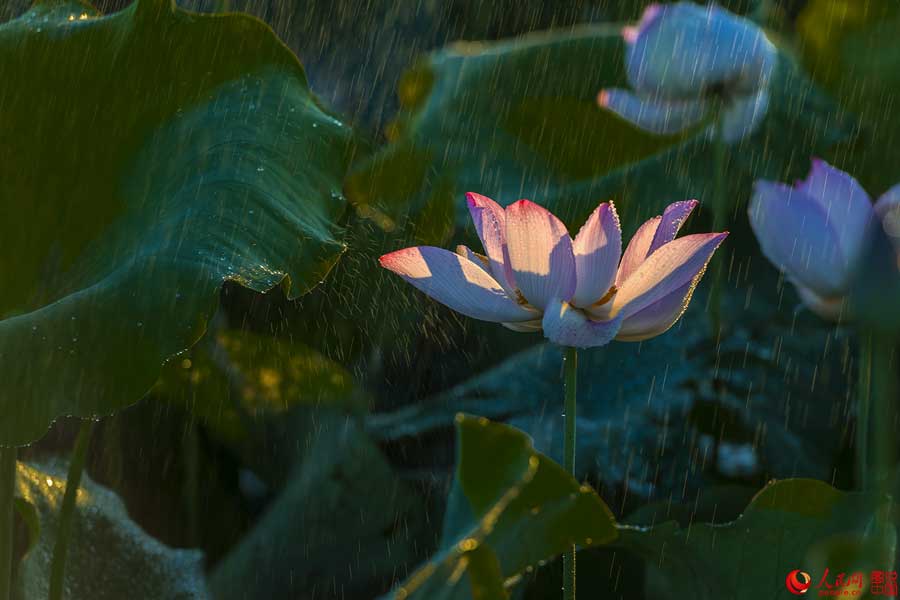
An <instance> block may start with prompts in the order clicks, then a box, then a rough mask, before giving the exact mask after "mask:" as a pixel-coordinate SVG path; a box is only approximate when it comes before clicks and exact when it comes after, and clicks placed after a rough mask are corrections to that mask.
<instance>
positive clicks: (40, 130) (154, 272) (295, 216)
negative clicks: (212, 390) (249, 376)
mask: <svg viewBox="0 0 900 600" xmlns="http://www.w3.org/2000/svg"><path fill="white" fill-rule="evenodd" d="M0 72H2V73H3V76H4V85H3V87H2V89H0V106H2V107H3V110H2V111H0V139H2V140H3V142H2V144H0V215H2V218H0V240H2V241H3V249H2V250H0V290H2V291H0V318H2V320H0V381H2V382H3V383H2V384H0V415H2V419H0V444H2V445H20V444H26V443H29V442H32V441H34V440H36V439H37V438H39V437H40V436H41V435H42V434H43V432H44V431H45V430H46V429H47V427H48V426H49V424H50V423H51V422H52V421H53V420H54V419H55V418H57V417H59V416H61V415H76V416H80V417H92V416H98V415H108V414H111V413H114V412H115V411H116V410H117V409H119V408H121V407H123V406H126V405H128V404H130V403H133V402H134V401H136V400H137V399H139V398H140V397H141V396H142V395H143V394H144V393H145V392H146V391H147V390H148V389H149V388H150V387H151V385H152V384H153V382H154V381H155V380H156V378H157V376H158V374H159V371H160V367H161V365H162V364H163V363H164V362H165V361H166V360H168V359H169V358H170V357H172V356H173V355H175V354H177V353H179V352H181V351H183V350H185V349H186V348H189V347H190V346H191V345H192V344H194V343H195V342H196V341H197V340H198V339H199V338H200V336H201V335H202V334H203V332H204V329H205V326H206V322H207V320H208V319H209V318H210V317H211V315H212V314H213V313H214V312H215V310H216V307H217V299H218V293H219V289H220V287H221V286H222V284H223V283H224V282H225V281H228V280H231V281H235V282H237V283H239V284H241V285H243V286H246V287H248V288H251V289H253V290H257V291H265V290H268V289H271V288H272V287H274V286H276V285H279V284H281V283H284V285H285V286H287V287H288V293H289V295H291V296H292V297H293V296H297V295H300V294H302V293H304V292H305V291H308V290H309V289H311V288H312V287H313V286H314V285H316V283H318V282H319V281H320V280H321V279H322V278H323V277H324V276H325V275H326V274H327V273H328V271H329V269H330V268H331V266H332V265H333V264H334V262H335V261H336V259H337V258H338V257H339V255H340V253H341V252H342V250H343V245H342V244H341V242H340V241H339V238H340V235H341V230H340V227H339V225H338V221H339V220H340V219H341V218H342V215H343V213H344V209H345V204H346V203H345V201H344V198H343V196H342V195H341V191H340V190H341V182H342V179H343V176H344V173H345V170H346V169H347V165H348V163H349V160H350V155H351V153H352V149H353V147H354V140H353V135H352V132H351V131H350V130H349V128H347V127H346V126H345V125H343V124H342V123H341V122H340V121H339V120H338V119H336V118H335V117H334V116H332V115H331V114H329V113H328V111H327V110H325V109H324V108H323V107H322V106H321V105H320V104H319V103H318V101H317V100H316V99H315V97H314V96H313V95H312V93H311V92H310V90H309V87H308V85H307V82H306V78H305V75H304V72H303V69H302V67H301V65H300V64H299V62H298V61H297V59H296V57H295V56H294V55H293V54H291V52H290V51H289V50H288V49H287V48H286V47H285V46H284V45H283V44H282V43H281V42H280V41H279V40H278V39H277V38H276V37H275V35H274V34H273V33H272V32H271V30H270V29H269V28H268V27H266V26H265V25H264V24H263V23H262V22H260V21H258V20H256V19H254V18H251V17H248V16H243V15H231V14H229V15H200V14H194V13H189V12H186V11H184V10H181V9H178V8H176V7H175V5H174V3H172V2H170V1H165V0H157V1H154V0H141V1H139V2H137V3H135V4H133V5H131V6H130V7H129V8H127V9H126V10H123V11H121V12H119V13H115V14H111V15H107V16H101V15H99V14H97V12H96V11H95V10H94V9H93V8H91V7H90V6H88V5H86V4H81V3H77V2H75V3H63V2H50V1H47V2H40V3H38V4H36V5H35V6H34V7H33V8H32V9H31V10H30V11H29V12H28V13H26V14H25V15H23V16H21V17H19V18H17V19H15V20H13V21H10V22H8V23H5V24H3V25H0Z"/></svg>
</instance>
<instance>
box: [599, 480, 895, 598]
mask: <svg viewBox="0 0 900 600" xmlns="http://www.w3.org/2000/svg"><path fill="white" fill-rule="evenodd" d="M890 506H891V501H890V499H889V498H888V497H886V496H878V495H877V494H874V493H867V494H863V493H846V492H841V491H839V490H837V489H835V488H833V487H831V486H830V485H828V484H826V483H823V482H821V481H815V480H811V479H789V480H784V481H778V482H776V483H772V484H770V485H768V486H766V487H765V488H764V489H763V490H761V491H760V492H759V493H758V494H757V495H756V496H755V497H754V498H753V500H751V502H750V504H749V505H748V506H747V508H746V510H745V511H744V512H743V514H742V515H741V516H740V517H739V518H737V519H736V520H734V521H733V522H729V523H722V522H717V523H691V522H688V523H685V524H679V523H676V522H674V521H667V522H661V521H664V520H665V519H666V515H665V512H666V510H667V509H666V507H663V506H659V507H648V509H646V510H644V511H642V512H641V513H640V514H638V515H634V516H633V518H630V519H629V521H630V522H631V524H630V525H626V526H621V527H620V529H619V534H620V535H619V539H618V541H617V542H616V544H617V545H619V546H621V547H624V548H627V549H629V550H630V551H632V552H635V553H636V554H637V555H639V556H641V557H642V558H644V559H645V560H646V563H647V567H648V569H649V570H650V573H649V576H648V578H647V582H648V585H647V595H648V597H651V598H661V599H668V598H671V599H673V600H675V599H679V600H680V599H682V598H692V599H696V600H707V599H709V600H712V599H714V598H735V599H737V600H743V599H746V600H750V599H758V598H774V599H778V598H781V599H784V600H787V599H788V598H792V597H795V596H793V595H792V594H791V592H789V591H788V589H787V588H786V586H785V579H786V577H787V575H788V573H790V572H791V571H793V570H795V569H800V570H802V571H805V572H807V573H809V574H810V575H811V576H812V579H813V583H812V586H813V587H815V586H816V585H817V583H819V582H821V581H822V577H823V576H824V575H827V579H826V581H827V582H828V583H829V584H830V585H834V583H835V579H836V578H837V576H838V574H839V573H842V572H844V573H845V574H846V575H850V574H852V573H854V572H862V573H863V574H864V581H863V582H862V584H861V587H859V588H857V587H856V586H852V587H848V588H847V591H848V592H849V593H846V594H844V595H846V596H852V595H854V594H853V593H852V592H854V591H856V592H857V595H861V594H862V592H863V591H864V590H865V586H866V585H867V584H868V578H869V572H870V571H871V570H873V569H877V570H885V569H887V570H893V569H894V567H893V566H892V565H893V560H894V559H893V557H894V546H895V543H896V532H895V530H894V527H893V525H892V524H886V523H885V520H886V518H887V515H888V514H889V510H888V509H889V507H890ZM648 525H652V526H648ZM826 567H827V568H828V573H826V571H825V569H826ZM846 579H847V578H845V581H846ZM827 589H828V588H826V587H825V585H824V584H823V590H826V591H827ZM810 591H811V593H814V594H815V593H817V590H816V589H812V590H810ZM838 591H839V592H842V590H841V589H840V588H838Z"/></svg>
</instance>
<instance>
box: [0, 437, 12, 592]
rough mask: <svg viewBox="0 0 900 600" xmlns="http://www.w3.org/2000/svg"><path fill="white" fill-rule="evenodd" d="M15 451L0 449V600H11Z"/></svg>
mask: <svg viewBox="0 0 900 600" xmlns="http://www.w3.org/2000/svg"><path fill="white" fill-rule="evenodd" d="M15 493H16V449H15V448H0V519H2V521H0V600H10V598H12V594H11V591H12V554H13V553H12V551H13V526H14V524H15V514H14V512H13V511H14V510H15Z"/></svg>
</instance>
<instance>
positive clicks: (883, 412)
mask: <svg viewBox="0 0 900 600" xmlns="http://www.w3.org/2000/svg"><path fill="white" fill-rule="evenodd" d="M893 350H894V344H893V343H892V341H890V340H889V339H886V338H884V337H883V336H878V335H876V336H874V338H873V342H872V357H871V360H872V363H871V364H872V381H871V383H872V393H871V426H870V430H871V436H872V444H871V447H872V452H871V456H870V459H869V460H871V463H872V465H871V470H870V472H871V477H870V480H871V482H872V484H874V485H875V488H876V489H877V490H878V491H879V492H880V493H881V494H892V493H893V492H892V491H891V490H890V480H891V473H892V471H893V467H894V459H895V457H894V445H893V438H894V417H895V406H894V402H895V401H896V398H897V379H896V377H895V373H894V369H893V368H892V366H891V355H892V354H893Z"/></svg>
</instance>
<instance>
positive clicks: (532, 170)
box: [347, 25, 849, 239]
mask: <svg viewBox="0 0 900 600" xmlns="http://www.w3.org/2000/svg"><path fill="white" fill-rule="evenodd" d="M623 57H624V43H623V41H622V38H621V35H620V26H618V25H616V26H613V25H597V26H586V27H580V28H576V29H574V30H570V31H565V32H547V33H540V34H531V35H528V36H524V37H521V38H517V39H513V40H505V41H501V42H497V43H460V44H457V45H455V46H451V47H449V48H447V49H444V50H441V51H438V52H435V53H433V54H431V55H429V56H428V57H427V59H425V60H423V61H421V62H420V63H419V64H418V65H416V66H414V67H413V68H412V69H411V70H410V71H409V73H408V74H407V75H406V77H405V79H404V80H403V82H402V84H401V86H400V89H399V95H400V100H401V104H402V105H403V107H404V111H403V112H402V113H401V116H400V117H399V118H398V120H397V122H396V123H394V124H393V126H391V127H390V128H389V130H388V136H389V140H391V143H389V144H388V145H387V146H386V147H385V149H384V150H383V151H382V152H381V153H379V154H377V155H375V156H374V157H372V158H371V159H369V160H368V161H366V162H365V163H363V164H361V165H360V166H359V167H358V168H356V169H355V170H354V173H353V175H352V176H351V178H350V180H349V183H348V187H347V189H348V195H349V196H350V197H351V200H353V201H354V202H356V203H358V204H359V205H360V206H361V207H362V208H363V210H364V211H365V212H367V213H372V214H375V215H377V216H379V217H380V218H382V220H386V222H387V223H388V224H391V223H393V222H394V221H396V220H399V219H405V218H407V217H409V218H411V219H412V221H413V223H414V224H415V225H416V226H417V227H419V228H420V229H422V230H423V231H426V232H428V231H440V228H439V227H436V226H435V224H434V223H432V222H431V221H432V217H431V216H430V215H429V213H431V214H445V210H437V209H435V208H433V207H431V205H432V204H434V203H435V202H442V201H443V202H451V203H453V204H452V208H453V210H454V212H455V214H456V215H457V218H458V219H459V221H458V222H460V223H461V222H463V221H464V219H465V205H464V203H463V202H462V201H461V197H462V196H461V195H462V192H465V191H468V190H477V191H480V192H482V193H485V194H487V195H489V196H492V197H495V198H496V199H498V200H499V201H500V202H501V203H502V204H507V203H509V202H512V201H514V200H515V199H517V198H520V197H528V198H533V199H535V200H537V201H539V202H541V203H542V204H545V205H548V206H550V207H551V208H553V209H554V210H555V211H556V212H557V213H558V214H560V215H562V216H563V217H566V218H570V219H572V220H573V222H577V221H578V220H579V219H581V218H584V217H585V216H586V215H587V214H588V212H590V210H592V209H593V208H594V207H595V206H596V203H597V201H598V199H607V198H613V199H614V200H616V201H617V202H618V206H619V209H620V214H621V215H622V216H623V223H625V224H626V229H633V228H635V227H636V226H637V224H639V222H640V220H639V218H640V217H641V216H646V215H648V214H653V213H654V212H658V211H659V209H660V207H661V206H664V205H665V204H666V203H668V202H671V201H674V200H681V199H684V198H686V197H698V198H701V199H705V200H709V199H710V197H711V194H712V192H713V185H714V179H715V170H714V169H711V168H710V165H711V164H713V148H712V144H711V143H710V142H708V141H707V140H706V139H705V137H704V136H703V135H702V134H700V133H699V132H697V131H694V132H687V133H685V134H683V135H682V136H665V137H659V136H653V135H650V134H647V133H644V132H641V131H639V130H637V129H636V128H634V127H633V126H631V125H630V124H628V123H626V122H625V121H623V120H621V119H619V118H618V117H616V116H614V115H612V114H610V113H608V112H606V111H603V110H601V109H600V108H599V107H598V106H597V103H596V96H597V93H598V92H599V90H601V89H602V88H605V87H613V86H627V82H626V81H625V73H624V58H623ZM771 96H772V100H771V102H770V110H769V112H768V114H767V117H766V119H765V120H764V122H763V124H762V126H761V127H760V129H759V130H758V131H757V132H756V133H755V134H754V135H753V136H752V137H751V138H749V139H748V140H745V141H744V142H742V143H741V144H740V145H739V146H737V147H735V148H734V149H733V151H732V152H731V153H730V158H729V159H730V160H731V162H732V164H731V165H730V166H729V177H728V178H727V179H728V181H727V182H726V183H727V190H726V193H727V196H728V198H729V199H733V201H737V200H741V199H744V198H746V197H747V196H748V194H749V190H750V183H751V182H752V179H753V178H754V177H759V176H766V177H771V178H779V179H782V178H787V177H788V176H795V175H798V174H800V173H801V172H802V170H803V168H805V165H806V160H807V159H808V157H809V156H810V155H811V154H815V153H818V152H821V151H823V150H824V149H825V148H827V147H828V146H829V145H830V144H832V143H834V142H835V141H837V140H840V139H843V138H844V137H845V136H846V135H847V133H848V125H849V124H848V123H847V122H845V121H842V120H840V119H838V118H837V117H836V116H835V115H834V114H833V106H832V103H831V102H830V101H828V99H827V98H825V97H824V96H823V95H822V94H821V93H820V92H818V91H817V90H816V89H815V88H813V86H812V84H811V83H810V81H809V80H808V79H807V78H805V77H804V76H803V74H802V73H801V72H799V71H798V69H797V68H796V66H795V65H794V64H793V62H792V61H791V60H790V58H788V57H787V56H786V55H785V56H781V58H780V60H779V64H778V69H777V71H776V76H775V78H774V81H773V82H772V88H771ZM448 192H449V193H448ZM426 209H427V211H426ZM435 239H438V238H435Z"/></svg>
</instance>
